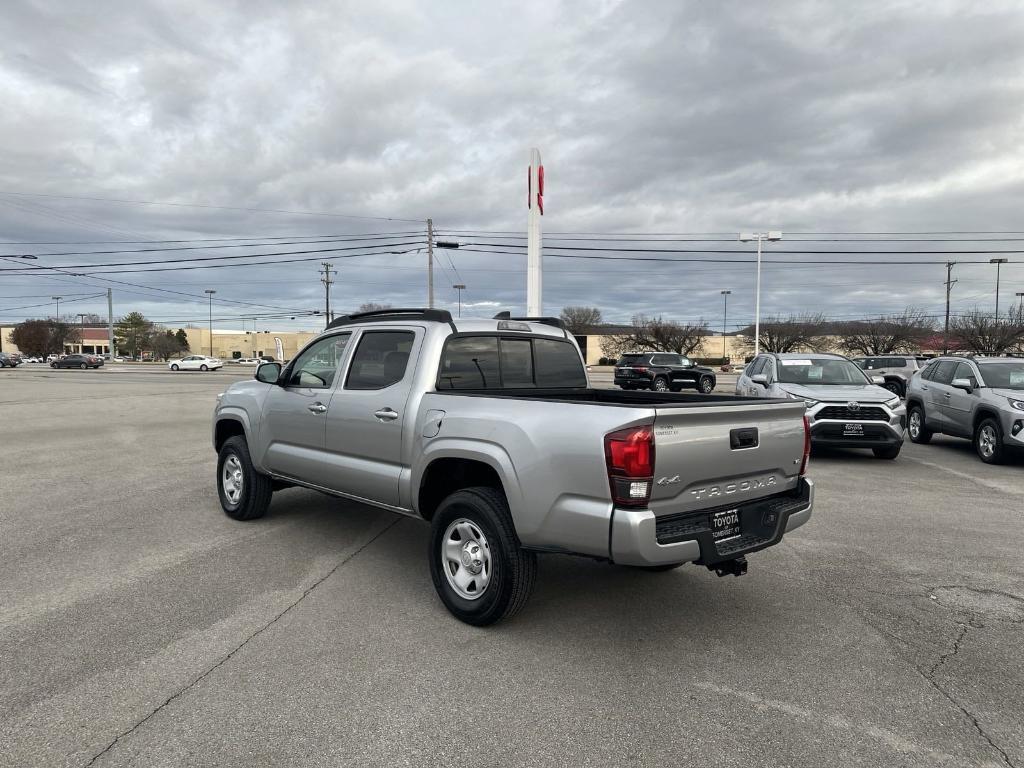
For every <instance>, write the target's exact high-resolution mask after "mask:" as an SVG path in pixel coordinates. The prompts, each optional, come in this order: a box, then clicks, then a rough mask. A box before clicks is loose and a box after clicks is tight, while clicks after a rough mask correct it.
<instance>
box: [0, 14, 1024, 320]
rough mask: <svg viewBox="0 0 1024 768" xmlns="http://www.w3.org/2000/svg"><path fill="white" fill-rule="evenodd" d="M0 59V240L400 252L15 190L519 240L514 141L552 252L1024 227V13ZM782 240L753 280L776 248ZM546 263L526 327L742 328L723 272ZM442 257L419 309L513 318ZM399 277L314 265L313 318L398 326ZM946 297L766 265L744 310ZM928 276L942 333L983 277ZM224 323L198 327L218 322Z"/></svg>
mask: <svg viewBox="0 0 1024 768" xmlns="http://www.w3.org/2000/svg"><path fill="white" fill-rule="evenodd" d="M0 36H2V39H3V42H4V44H3V46H0V98H2V99H3V103H4V105H5V109H4V110H3V111H2V113H0V142H2V143H3V145H4V146H5V147H7V148H8V151H7V152H4V153H2V154H0V235H2V237H0V239H4V240H91V239H111V240H116V239H126V238H133V239H144V238H153V239H162V238H179V237H180V238H187V237H196V238H198V237H219V236H224V237H228V236H240V235H244V236H252V237H260V236H271V235H282V234H299V233H307V234H313V233H358V232H371V231H386V230H405V229H407V228H408V227H410V226H418V225H410V224H409V223H408V222H399V221H393V222H388V221H373V220H363V219H347V218H332V217H318V216H302V215H287V214H280V213H256V212H245V211H230V210H221V209H216V208H187V207H173V206H147V205H128V204H118V203H109V202H101V201H88V200H65V199H60V198H38V197H18V196H14V195H9V194H3V193H4V192H12V191H19V192H38V193H46V194H52V195H78V196H86V197H104V198H122V199H135V200H152V201H164V202H174V203H179V204H198V205H215V206H216V205H219V206H229V207H231V206H233V207H238V208H273V209H283V210H312V211H324V212H331V211H333V212H338V213H346V214H360V215H366V216H381V217H395V218H399V219H402V218H411V219H424V218H426V217H427V216H431V217H433V218H434V220H435V222H436V223H437V224H438V225H439V226H440V227H442V228H445V227H447V228H468V229H494V230H512V231H518V232H523V231H524V230H525V213H526V211H525V206H524V202H525V190H524V189H523V187H524V179H523V176H524V174H525V164H526V150H527V148H528V147H529V146H531V145H535V146H539V147H541V148H542V150H543V152H544V156H545V161H546V169H547V174H548V190H547V192H548V194H547V198H546V203H547V215H546V216H545V228H546V229H547V230H549V231H585V232H650V231H663V232H725V233H735V232H737V231H739V230H740V229H750V228H762V229H767V228H778V229H782V230H785V231H787V232H823V231H855V232H874V231H908V230H913V231H934V230H1013V229H1024V223H1022V222H1021V217H1020V211H1021V209H1022V203H1024V140H1022V139H1024V135H1022V134H1024V124H1022V123H1021V119H1020V115H1021V112H1022V110H1021V107H1022V106H1024V78H1022V77H1021V74H1020V73H1021V72H1024V49H1022V48H1021V46H1020V45H1019V40H1020V39H1022V37H1024V10H1021V8H1020V6H1019V4H1017V3H1013V2H991V3H986V4H984V5H974V4H966V3H955V2H946V3H942V2H930V1H927V0H922V1H921V2H899V3H886V4H849V3H840V2H799V1H798V0H792V1H791V2H780V3H773V4H771V6H770V7H769V6H767V5H763V4H749V3H741V2H719V3H702V2H686V3H680V2H668V1H667V0H666V1H665V2H623V3H615V2H604V3H583V2H561V3H558V2H545V3H531V4H526V5H525V6H524V4H522V3H511V2H502V3H489V4H486V5H484V6H480V5H479V4H472V3H468V2H458V3H454V2H453V3H444V4H440V3H431V4H425V3H412V2H397V1H394V2H381V3H374V4H373V5H372V7H370V6H367V5H366V4H362V3H346V2H320V3H307V4H303V5H302V6H293V5H289V4H280V3H271V2H241V1H240V0H239V2H234V3H231V2H226V3H218V4H215V5H210V4H208V3H200V2H194V3H188V2H182V3H176V4H173V5H166V4H161V3H148V2H127V1H125V2H121V3H113V2H112V3H105V4H103V6H102V9H101V10H98V9H97V7H96V6H93V5H84V4H80V3H70V2H64V3H57V2H54V3H49V4H46V3H34V2H33V3H30V2H18V1H16V0H15V1H12V2H9V3H7V4H6V6H5V13H4V14H3V16H2V17H0ZM792 239H794V238H790V239H789V240H787V242H786V243H785V244H783V245H781V246H773V247H772V248H771V249H770V253H775V252H777V251H780V250H785V249H792V248H793V247H794V246H793V245H792V242H791V241H792ZM548 244H549V245H553V244H555V243H554V241H553V240H552V239H551V237H550V236H549V239H548ZM919 245H921V246H926V245H929V244H919ZM931 245H934V246H937V247H938V248H943V247H952V246H953V245H955V244H949V245H948V246H947V245H944V244H941V243H938V244H931ZM960 245H963V246H965V247H978V248H982V247H985V246H986V245H987V246H994V247H1008V246H1009V245H1011V244H1010V243H1006V244H1000V243H975V244H971V243H963V244H960ZM0 247H7V246H0ZM12 247H13V246H12ZM698 247H699V246H698ZM706 247H708V248H713V247H727V248H728V247H732V246H730V245H728V244H707V246H706ZM823 247H828V246H827V245H826V246H823ZM835 247H839V246H838V244H837V245H836V246H835ZM879 247H881V246H879ZM37 250H39V251H43V250H44V249H43V248H41V247H40V248H39V249H37ZM50 250H52V251H56V250H58V249H57V248H56V247H55V248H52V249H50ZM553 253H554V251H553V250H549V251H548V254H549V257H548V258H547V259H546V277H545V284H546V290H545V297H546V298H545V303H546V305H547V309H548V311H551V312H557V310H558V309H559V308H560V307H561V306H563V305H565V304H582V303H586V304H596V305H598V306H600V307H602V308H603V309H604V310H605V314H606V316H608V317H609V318H611V319H616V320H625V319H628V317H629V316H630V315H631V314H633V313H634V312H638V311H642V312H647V313H663V314H665V315H669V316H676V317H680V318H696V317H701V316H703V317H705V318H707V319H709V320H712V322H719V317H720V312H721V309H720V304H719V302H720V299H721V297H720V295H719V290H721V289H723V288H728V289H731V290H733V292H734V293H733V296H732V297H731V298H732V306H731V308H730V317H731V319H735V320H736V322H737V323H740V322H744V321H746V320H749V319H750V318H751V316H752V306H753V300H752V293H753V268H752V265H750V264H731V265H729V264H725V265H715V264H704V263H678V264H677V263H672V264H668V263H656V262H627V261H615V262H595V261H592V260H582V259H563V258H555V257H553V256H552V254H553ZM449 256H451V257H452V258H453V260H454V268H453V267H452V264H451V263H450V262H449V261H448V257H449ZM89 258H90V259H93V261H94V263H101V262H102V260H103V259H104V258H106V260H111V259H109V257H89ZM768 258H769V261H770V260H771V259H772V258H773V257H772V256H771V255H769V257H768ZM922 258H928V259H933V260H941V257H937V256H932V257H922ZM965 258H967V257H965ZM978 258H982V259H983V258H985V257H978ZM1010 258H1011V259H1012V260H1014V261H1017V262H1018V263H1019V261H1020V260H1019V259H1018V258H1017V257H1014V256H1011V257H1010ZM119 260H127V259H119ZM439 261H440V262H441V265H443V266H439V267H438V275H437V277H438V285H439V290H438V295H439V298H440V300H442V301H443V302H447V303H449V304H450V305H452V306H454V302H455V292H454V291H452V290H451V289H450V288H449V287H448V286H450V285H451V284H452V283H453V282H456V281H459V282H465V283H466V284H467V285H469V290H468V291H467V292H466V293H465V294H464V298H465V301H466V302H467V304H476V305H479V308H480V309H479V311H489V309H490V308H491V307H492V306H493V305H491V304H489V303H488V302H496V303H497V304H498V305H499V306H503V307H509V308H513V309H514V308H522V305H523V303H524V286H525V279H524V276H523V275H524V258H523V257H522V256H508V255H483V254H473V253H469V252H464V251H460V252H455V253H453V254H442V255H441V256H440V259H439ZM40 263H46V264H71V263H84V262H83V260H82V257H52V258H49V259H43V260H41V261H40ZM424 263H425V258H424V256H423V255H422V254H419V255H416V254H408V255H401V256H390V257H386V258H370V257H367V258H361V259H351V260H342V259H336V260H335V264H336V266H337V267H338V268H339V270H340V272H339V283H338V286H337V292H338V293H339V301H340V302H341V303H342V306H356V305H358V304H359V303H362V302H363V301H368V300H374V301H387V302H391V303H394V304H420V303H422V302H423V300H424V293H425V288H424V284H425V277H424V270H423V266H424ZM8 266H11V265H10V262H7V263H6V264H5V265H4V268H6V267H8ZM316 266H317V265H316V262H303V263H296V264H293V265H284V266H267V267H252V268H249V269H210V270H191V271H183V272H179V273H167V272H160V273H149V274H147V273H141V274H124V275H117V274H113V275H106V277H110V278H113V279H118V280H127V281H130V282H135V283H140V284H143V285H146V286H151V287H159V288H163V289H165V290H180V291H182V292H184V293H187V294H199V296H201V295H202V290H203V289H204V288H205V287H213V288H216V289H217V290H218V296H222V297H224V298H234V299H239V300H243V301H252V302H256V303H267V304H274V305H279V306H287V307H296V308H303V307H313V306H319V304H320V302H321V286H320V284H319V282H318V280H317V275H316ZM455 268H457V270H458V274H456V272H455ZM1003 275H1004V282H1005V285H1006V293H1005V294H1004V301H1009V297H1011V296H1012V292H1015V291H1016V290H1024V271H1022V270H1021V268H1020V267H1019V266H1017V265H1016V264H1009V265H1007V268H1006V269H1005V270H1004V273H1003ZM944 276H945V270H944V269H943V268H942V267H941V266H939V265H928V266H918V267H906V266H898V265H889V266H884V265H883V266H871V267H869V266H862V267H848V266H843V265H835V266H828V265H819V266H804V267H799V266H791V265H781V264H774V265H772V264H769V265H768V266H766V268H765V294H764V308H765V311H766V312H768V313H773V312H789V311H811V310H814V311H818V310H820V311H824V312H826V313H830V314H834V315H836V316H854V315H856V314H858V313H862V314H873V313H878V312H884V311H891V310H894V309H901V308H902V307H904V306H906V305H908V304H911V305H914V306H918V307H923V308H925V309H927V310H929V311H938V310H939V309H941V305H942V297H943V292H942V285H941V282H942V279H943V278H944ZM957 276H958V277H959V278H960V280H961V282H960V283H959V284H958V285H957V289H956V291H955V293H954V296H955V297H956V301H957V304H956V306H957V307H959V308H965V307H968V306H973V305H974V304H975V303H980V304H981V305H982V306H987V303H988V302H990V301H991V300H992V292H993V288H994V285H993V283H994V275H993V274H992V270H991V268H990V267H989V266H988V265H987V264H986V265H983V266H970V265H962V266H959V267H958V272H957ZM83 282H85V283H90V284H93V285H102V283H100V282H98V281H95V280H82V279H81V278H69V277H68V276H66V275H65V276H60V277H57V276H54V277H53V278H52V279H44V278H40V277H27V276H24V277H22V276H13V275H2V274H0V296H11V297H14V296H19V295H36V294H46V293H49V292H59V291H61V290H64V291H71V290H76V289H74V288H73V286H75V285H78V286H79V287H81V285H80V284H81V283H83ZM1011 288H1012V289H1013V291H1012V292H1011ZM83 290H85V289H84V288H83ZM115 290H117V296H118V309H119V311H128V310H129V309H136V308H138V309H141V310H142V311H145V312H146V313H147V314H149V315H151V316H153V317H156V318H160V319H166V320H168V321H184V320H187V319H189V318H194V319H195V320H196V321H201V320H202V319H203V318H204V317H205V311H204V304H203V300H202V299H201V298H195V299H193V298H191V297H189V296H175V295H172V294H161V293H160V292H159V291H149V292H147V291H145V290H142V289H137V288H134V287H129V286H120V287H116V288H115ZM27 303H29V302H28V301H18V300H13V299H0V319H2V320H8V319H16V317H17V316H20V315H24V314H25V313H26V312H27V313H28V314H31V313H32V310H24V311H16V312H10V313H8V312H6V311H4V310H3V309H2V308H3V307H8V306H17V305H21V304H27ZM76 306H80V307H81V309H76V310H75V311H89V310H97V311H100V310H102V309H103V307H102V305H100V304H97V305H95V306H91V305H89V302H82V303H81V304H80V305H76ZM221 309H222V311H221V314H222V315H223V316H225V317H227V316H230V315H235V314H239V315H240V314H244V313H245V312H246V310H244V309H243V308H241V307H237V306H236V307H229V306H228V305H226V304H224V305H223V306H222V308H221ZM69 311H71V310H70V308H69ZM230 322H231V321H227V320H226V321H224V323H225V324H230ZM268 322H269V321H268ZM274 322H275V323H276V324H280V325H281V326H282V327H287V326H291V327H300V326H303V325H307V326H308V325H309V323H308V322H303V321H295V322H294V323H292V322H291V321H274Z"/></svg>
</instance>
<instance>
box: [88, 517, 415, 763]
mask: <svg viewBox="0 0 1024 768" xmlns="http://www.w3.org/2000/svg"><path fill="white" fill-rule="evenodd" d="M403 519H405V518H403V517H398V518H397V519H395V520H392V521H391V522H390V523H388V524H387V525H386V526H384V527H383V528H381V529H380V530H379V531H378V532H377V533H375V534H374V535H373V536H372V537H370V539H369V541H367V542H366V543H365V544H363V545H362V546H360V547H359V548H358V549H356V550H355V551H354V552H352V553H351V554H350V555H348V557H345V558H342V559H341V560H340V561H338V562H337V563H336V564H335V565H334V567H332V568H331V569H330V570H329V571H327V573H325V574H324V575H323V576H321V577H320V578H318V579H317V580H316V581H314V582H313V583H312V584H310V585H309V586H308V587H306V589H305V590H303V592H302V594H301V595H299V597H297V598H296V599H295V600H294V601H292V602H291V603H289V604H288V606H286V607H285V609H284V610H283V611H280V612H279V613H278V614H277V615H276V616H274V618H272V619H271V620H270V621H268V622H267V623H266V624H264V625H263V626H261V627H260V628H259V629H257V630H256V631H255V632H253V633H252V634H250V635H249V636H248V637H246V638H245V639H244V640H242V642H241V643H239V644H238V645H236V646H235V647H234V648H233V649H232V650H231V651H230V652H229V653H227V654H226V655H225V656H224V658H222V659H221V660H220V661H218V662H217V663H216V664H214V665H213V666H211V667H210V668H209V669H207V670H206V671H205V672H203V673H202V674H201V675H199V677H197V678H196V679H195V680H193V681H192V682H191V683H189V684H188V685H186V686H184V687H182V688H180V689H179V690H177V691H176V692H175V693H173V694H171V695H170V696H169V697H168V698H167V699H166V700H165V701H164V702H163V703H162V704H160V706H158V707H156V708H155V709H154V710H153V711H152V712H150V713H149V714H148V715H146V716H145V717H144V718H142V719H141V720H139V721H138V722H137V723H135V725H133V726H132V727H131V728H129V729H128V730H126V731H124V732H122V733H120V734H119V735H118V736H117V738H115V739H114V740H113V741H111V742H110V743H109V744H107V746H105V747H104V748H103V749H102V750H100V751H99V752H97V753H96V754H95V755H93V756H92V759H91V760H89V762H87V763H86V764H85V766H84V768H91V766H93V765H95V764H96V761H97V760H99V759H100V758H101V757H103V756H104V755H105V754H107V753H108V752H110V750H112V749H113V748H114V747H115V746H117V744H118V743H119V742H120V741H121V740H122V739H124V738H127V737H128V736H131V735H132V733H134V732H135V731H136V730H138V729H139V728H140V727H141V726H143V725H145V724H146V723H147V722H148V721H149V720H151V719H152V718H153V717H154V716H155V715H156V714H157V713H158V712H160V711H161V710H163V709H164V708H165V707H167V706H168V705H169V704H171V703H172V702H173V701H174V700H175V699H178V698H179V697H181V696H182V695H183V694H184V693H186V692H187V691H189V690H191V689H192V688H194V687H195V686H196V685H198V684H199V683H201V682H202V681H203V680H204V679H206V678H207V677H208V676H209V675H210V674H212V673H213V672H214V671H216V670H217V669H219V668H220V667H222V666H223V665H224V664H226V663H227V662H228V660H229V659H231V657H232V656H234V655H235V654H236V653H238V652H239V651H240V650H242V648H244V647H245V646H246V645H248V644H249V642H250V641H252V640H254V639H255V638H257V637H258V636H259V635H261V634H262V633H263V632H264V631H266V630H267V629H269V628H270V627H272V626H273V625H274V624H276V623H277V621H278V620H279V619H281V618H282V617H283V616H284V615H285V614H286V613H288V612H289V611H290V610H291V609H292V608H294V607H295V606H297V605H298V604H299V603H301V602H302V601H303V600H305V599H306V598H307V597H308V596H309V595H310V593H312V592H313V590H314V589H316V588H317V587H319V586H320V585H321V584H323V583H324V582H325V581H327V579H329V578H330V577H331V576H333V575H334V574H335V573H336V572H337V570H338V569H339V568H341V566H343V565H345V563H347V562H349V561H350V560H352V558H354V557H355V556H356V555H358V554H359V553H360V552H362V551H363V550H364V549H366V548H367V547H368V546H370V545H371V544H373V542H375V541H376V540H377V539H379V538H380V537H381V536H383V535H384V534H385V533H387V532H388V531H390V530H391V529H392V528H394V527H395V526H396V525H398V523H400V522H402V520H403Z"/></svg>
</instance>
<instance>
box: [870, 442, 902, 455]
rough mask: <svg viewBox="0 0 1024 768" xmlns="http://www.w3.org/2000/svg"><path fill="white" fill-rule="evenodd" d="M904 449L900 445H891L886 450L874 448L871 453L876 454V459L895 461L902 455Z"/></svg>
mask: <svg viewBox="0 0 1024 768" xmlns="http://www.w3.org/2000/svg"><path fill="white" fill-rule="evenodd" d="M902 447H903V444H902V443H900V444H899V445H890V446H886V447H885V448H872V449H871V451H872V453H874V454H875V458H876V459H895V458H896V457H897V456H899V455H900V449H901V448H902Z"/></svg>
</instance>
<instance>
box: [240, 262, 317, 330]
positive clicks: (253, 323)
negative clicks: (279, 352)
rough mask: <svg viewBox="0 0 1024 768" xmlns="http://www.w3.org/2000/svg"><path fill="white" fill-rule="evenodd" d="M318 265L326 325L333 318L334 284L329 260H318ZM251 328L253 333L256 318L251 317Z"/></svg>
mask: <svg viewBox="0 0 1024 768" xmlns="http://www.w3.org/2000/svg"><path fill="white" fill-rule="evenodd" d="M320 266H322V267H323V270H321V274H323V277H321V278H320V282H321V283H323V284H324V291H325V293H326V301H327V304H326V306H325V307H324V310H325V314H326V315H327V325H330V324H331V320H333V319H334V318H333V317H332V316H331V286H332V285H334V280H333V279H331V271H332V268H331V262H329V261H322V262H320ZM334 271H335V272H336V271H337V270H334ZM252 328H253V333H255V332H256V318H253V320H252Z"/></svg>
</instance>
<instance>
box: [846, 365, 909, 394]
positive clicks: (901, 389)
mask: <svg viewBox="0 0 1024 768" xmlns="http://www.w3.org/2000/svg"><path fill="white" fill-rule="evenodd" d="M850 359H851V360H852V361H853V364H854V365H856V366H857V367H858V368H860V369H861V370H863V371H866V372H867V374H868V376H881V377H882V378H883V379H885V383H884V384H882V386H883V387H885V388H886V389H888V390H889V391H890V392H892V393H893V394H894V395H899V396H900V397H906V396H907V385H908V384H909V383H910V380H911V379H912V378H913V377H914V374H915V373H917V371H918V365H917V358H916V357H914V356H913V355H879V356H877V357H852V358H850Z"/></svg>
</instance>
